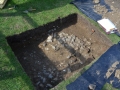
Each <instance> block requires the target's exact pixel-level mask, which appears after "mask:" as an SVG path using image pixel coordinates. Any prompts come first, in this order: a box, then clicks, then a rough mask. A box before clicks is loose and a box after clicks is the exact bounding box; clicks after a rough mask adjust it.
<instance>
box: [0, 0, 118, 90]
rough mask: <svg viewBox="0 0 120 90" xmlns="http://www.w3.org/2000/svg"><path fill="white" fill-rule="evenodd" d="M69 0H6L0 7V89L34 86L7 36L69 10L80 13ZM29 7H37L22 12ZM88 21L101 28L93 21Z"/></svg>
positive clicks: (25, 89) (115, 39) (21, 89)
mask: <svg viewBox="0 0 120 90" xmlns="http://www.w3.org/2000/svg"><path fill="white" fill-rule="evenodd" d="M71 1H72V0H8V2H7V4H6V6H5V8H4V9H1V10H0V90H34V87H33V85H32V83H31V81H30V79H29V77H28V76H27V75H26V73H25V72H24V70H23V68H22V66H21V65H20V64H19V62H18V60H17V58H16V56H15V55H14V53H13V52H12V50H11V48H10V46H9V45H8V43H7V40H6V37H7V36H10V35H14V34H19V33H21V32H24V31H26V30H29V29H32V28H35V27H38V26H40V25H43V24H46V23H48V22H51V21H54V20H55V19H57V18H58V17H64V16H67V15H69V14H71V13H75V12H76V13H79V14H81V13H80V12H79V11H78V10H77V8H76V7H75V6H73V5H71V4H69V3H70V2H71ZM14 5H16V8H15V9H12V10H9V9H8V8H10V7H13V6H14ZM30 7H32V8H35V9H36V11H32V12H30V13H27V14H26V13H23V11H25V10H27V9H29V8H30ZM83 16H84V15H83ZM89 20H90V19H89ZM90 21H91V22H92V23H93V24H95V25H96V26H97V27H98V28H100V27H99V26H98V24H96V23H95V22H94V21H92V20H90ZM100 30H101V28H100ZM101 31H102V30H101ZM108 37H109V38H110V39H111V40H112V41H113V43H117V42H118V41H119V38H118V37H117V36H116V35H109V36H108ZM77 76H78V74H77V75H75V76H74V77H72V79H70V80H68V81H64V82H63V83H62V84H61V85H60V86H59V88H58V89H57V90H62V89H63V88H61V87H63V85H64V89H65V85H66V84H68V83H70V82H71V81H73V80H74V79H75V77H77ZM66 82H67V83H66ZM65 83H66V84H65ZM106 87H108V88H109V85H106ZM104 90H105V89H104ZM107 90H108V89H107ZM109 90H110V89H109ZM111 90H113V89H111Z"/></svg>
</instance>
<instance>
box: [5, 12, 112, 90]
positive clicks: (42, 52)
mask: <svg viewBox="0 0 120 90" xmlns="http://www.w3.org/2000/svg"><path fill="white" fill-rule="evenodd" d="M6 39H7V41H8V43H9V45H10V47H11V48H12V50H13V52H14V53H15V55H16V56H17V59H18V60H19V62H20V64H21V65H22V67H23V68H24V70H25V72H26V73H27V75H28V76H29V77H30V79H31V81H32V82H33V84H34V86H35V88H36V89H37V90H48V89H50V88H53V87H55V86H56V85H57V84H59V83H60V82H61V81H63V80H66V79H68V78H69V77H70V76H71V75H73V74H74V73H75V72H78V71H80V70H81V68H83V67H84V66H86V65H88V64H89V63H90V62H91V61H93V60H95V59H96V58H98V57H99V56H101V55H102V54H103V53H104V52H105V51H106V50H107V49H108V48H109V47H110V46H111V45H112V43H111V42H110V41H109V39H107V38H106V37H105V36H104V35H103V34H101V33H100V32H99V30H98V29H97V28H96V27H95V26H94V25H92V24H91V23H90V22H89V21H88V20H86V18H84V17H83V16H80V15H78V14H71V15H68V16H67V17H65V18H58V19H57V20H55V21H53V22H50V23H48V24H46V25H43V26H39V27H38V28H35V29H32V30H28V31H26V32H23V33H21V34H18V35H14V36H9V37H7V38H6Z"/></svg>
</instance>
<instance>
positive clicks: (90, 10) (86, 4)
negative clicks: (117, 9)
mask: <svg viewBox="0 0 120 90" xmlns="http://www.w3.org/2000/svg"><path fill="white" fill-rule="evenodd" d="M72 3H73V4H74V5H75V6H76V7H77V8H78V9H79V10H80V11H82V12H83V13H84V14H85V15H87V16H88V17H89V18H91V19H93V20H95V21H98V20H100V19H102V15H99V14H98V13H96V12H95V11H94V5H95V4H94V3H93V0H75V1H73V2H72ZM100 5H104V6H106V9H108V11H110V7H109V5H107V4H106V3H105V1H104V0H101V1H100Z"/></svg>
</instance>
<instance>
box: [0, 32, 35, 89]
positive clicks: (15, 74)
mask: <svg viewBox="0 0 120 90" xmlns="http://www.w3.org/2000/svg"><path fill="white" fill-rule="evenodd" d="M0 37H1V38H0V42H1V43H0V49H1V50H2V52H3V53H2V54H1V55H3V57H1V60H0V63H1V67H0V81H2V80H5V81H4V83H6V84H7V83H9V82H8V81H9V80H13V79H14V80H13V81H15V80H17V81H18V80H21V82H24V83H21V84H19V85H22V84H23V85H24V84H25V85H27V88H29V89H30V90H33V89H34V87H33V86H32V83H31V82H30V80H29V78H28V77H27V76H26V74H25V72H24V70H23V69H22V68H21V66H20V64H18V61H17V60H16V57H15V56H14V54H13V53H12V51H11V49H10V48H9V45H8V44H7V41H6V40H5V36H4V35H3V34H2V32H1V31H0ZM4 56H5V57H4ZM2 58H3V59H2ZM6 58H7V59H6ZM7 80H8V81H7ZM6 81H7V82H6ZM19 82H20V81H18V83H19ZM4 83H3V85H2V84H1V85H2V86H5V87H4V88H7V87H8V86H7V85H5V84H4ZM9 84H11V86H13V85H14V84H16V82H13V83H9ZM16 85H17V84H16ZM13 87H14V86H13ZM17 87H18V88H19V89H21V88H24V87H23V86H17ZM1 89H3V88H2V87H1ZM10 89H12V87H11V88H10Z"/></svg>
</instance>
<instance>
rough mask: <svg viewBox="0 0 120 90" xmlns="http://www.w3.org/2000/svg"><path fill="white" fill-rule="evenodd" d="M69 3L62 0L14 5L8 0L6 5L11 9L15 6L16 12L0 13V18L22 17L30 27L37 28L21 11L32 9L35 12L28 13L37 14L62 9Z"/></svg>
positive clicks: (68, 0)
mask: <svg viewBox="0 0 120 90" xmlns="http://www.w3.org/2000/svg"><path fill="white" fill-rule="evenodd" d="M70 2H71V0H65V1H64V0H28V1H27V2H24V3H22V4H17V5H16V3H15V2H14V1H13V0H10V1H8V2H7V5H8V3H10V4H11V7H13V6H14V5H15V6H16V8H15V10H16V12H11V13H0V17H9V16H22V17H23V18H24V19H25V20H26V21H27V22H28V23H29V24H30V25H31V26H33V27H36V26H38V25H37V23H36V22H35V21H34V20H33V19H32V18H31V17H30V16H29V15H28V13H24V12H23V11H25V10H29V9H30V8H33V9H36V10H35V11H30V12H29V13H39V12H42V11H46V10H51V9H55V8H58V7H63V6H65V5H66V4H68V3H70ZM8 7H9V6H8ZM8 7H6V8H8ZM25 17H26V18H25Z"/></svg>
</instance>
